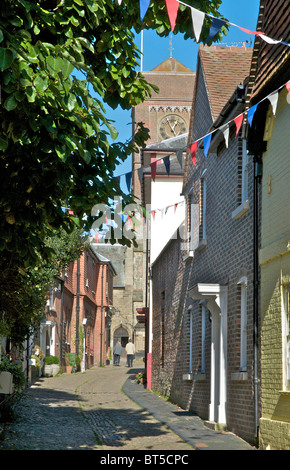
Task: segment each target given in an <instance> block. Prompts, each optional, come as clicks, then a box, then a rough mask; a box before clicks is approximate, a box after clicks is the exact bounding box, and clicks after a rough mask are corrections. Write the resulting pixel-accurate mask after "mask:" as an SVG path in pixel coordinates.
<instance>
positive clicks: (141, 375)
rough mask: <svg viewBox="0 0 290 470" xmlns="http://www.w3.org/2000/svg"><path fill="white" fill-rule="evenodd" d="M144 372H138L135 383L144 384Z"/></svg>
mask: <svg viewBox="0 0 290 470" xmlns="http://www.w3.org/2000/svg"><path fill="white" fill-rule="evenodd" d="M146 381H147V379H146V372H139V373H138V374H137V375H136V377H135V382H137V384H146Z"/></svg>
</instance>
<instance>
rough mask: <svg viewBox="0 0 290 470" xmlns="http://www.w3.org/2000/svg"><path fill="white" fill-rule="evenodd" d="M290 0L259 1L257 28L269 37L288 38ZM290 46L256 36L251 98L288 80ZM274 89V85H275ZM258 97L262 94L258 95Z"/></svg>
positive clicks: (289, 72)
mask: <svg viewBox="0 0 290 470" xmlns="http://www.w3.org/2000/svg"><path fill="white" fill-rule="evenodd" d="M289 18H290V2H289V0H287V1H285V0H261V2H260V12H259V18H258V24H257V28H256V29H257V30H261V31H263V33H264V34H265V35H266V36H268V37H270V38H271V39H276V40H278V41H280V40H282V41H285V42H289V41H290V22H289ZM289 61H290V48H289V47H288V46H286V45H283V44H281V45H279V44H277V45H272V44H268V43H267V42H265V41H263V40H261V39H260V38H259V37H256V40H255V45H254V54H253V63H252V79H253V80H255V83H254V86H253V90H252V96H251V99H252V100H254V101H256V100H257V96H259V95H260V94H262V96H263V95H265V96H266V95H267V94H268V93H269V92H270V91H273V84H272V82H273V81H275V85H276V87H279V86H281V85H283V84H284V82H286V81H287V80H289V79H290V70H289ZM274 88H275V86H274ZM260 97H261V96H260Z"/></svg>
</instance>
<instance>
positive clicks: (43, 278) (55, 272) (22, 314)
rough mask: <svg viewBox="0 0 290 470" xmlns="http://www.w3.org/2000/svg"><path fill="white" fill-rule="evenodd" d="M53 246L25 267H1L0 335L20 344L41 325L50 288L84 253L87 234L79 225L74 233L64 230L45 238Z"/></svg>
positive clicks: (49, 246) (46, 242)
mask: <svg viewBox="0 0 290 470" xmlns="http://www.w3.org/2000/svg"><path fill="white" fill-rule="evenodd" d="M45 246H46V247H47V248H49V249H50V250H51V254H50V257H49V258H47V259H41V258H39V261H38V263H37V264H36V265H34V266H33V267H30V268H26V269H25V270H22V269H19V268H17V266H15V265H13V264H10V265H7V266H6V267H5V268H4V270H3V271H0V283H1V295H0V337H1V336H4V337H5V336H7V337H9V338H10V339H11V341H12V343H13V344H20V343H22V342H23V340H24V339H25V337H26V335H27V333H28V330H30V332H31V331H32V330H33V329H34V328H36V329H37V328H38V326H39V322H40V320H41V319H42V318H43V317H44V316H45V305H46V300H47V296H48V292H49V289H50V288H51V287H53V286H54V285H56V284H57V285H58V284H59V282H60V281H59V280H60V279H61V278H62V276H63V271H64V270H65V268H66V267H67V266H69V264H70V263H72V262H73V261H75V260H76V259H78V258H79V257H80V255H81V254H82V253H83V251H84V250H85V248H86V246H87V242H86V235H85V234H84V233H83V231H82V230H81V229H77V228H75V229H74V230H73V231H72V232H71V233H70V234H68V233H67V232H66V231H65V230H63V229H62V230H60V231H59V232H58V233H55V234H54V235H53V236H52V237H49V238H47V239H46V240H45Z"/></svg>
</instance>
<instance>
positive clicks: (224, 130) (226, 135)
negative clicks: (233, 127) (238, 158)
mask: <svg viewBox="0 0 290 470" xmlns="http://www.w3.org/2000/svg"><path fill="white" fill-rule="evenodd" d="M220 130H221V132H222V133H223V135H224V139H225V144H226V148H228V146H229V135H230V127H229V125H228V124H226V125H225V126H224V127H221V129H220Z"/></svg>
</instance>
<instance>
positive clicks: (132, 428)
mask: <svg viewBox="0 0 290 470" xmlns="http://www.w3.org/2000/svg"><path fill="white" fill-rule="evenodd" d="M139 371H140V368H138V369H137V368H134V367H133V368H132V369H128V368H127V367H125V366H124V365H121V366H120V367H114V366H108V367H104V368H102V367H101V368H100V367H94V368H92V369H90V370H87V371H86V372H85V373H76V374H62V375H59V376H57V377H49V378H47V377H41V378H40V379H39V380H38V381H37V382H36V383H35V384H34V385H33V386H31V387H30V388H28V389H27V390H26V392H25V394H24V396H23V398H22V399H21V400H20V401H19V402H18V403H17V406H16V408H15V410H16V419H15V420H14V421H13V422H12V423H9V424H6V425H5V428H4V432H3V433H2V434H4V438H2V440H1V441H0V450H1V451H2V450H99V451H105V452H106V451H110V452H111V451H122V453H123V451H140V450H143V451H147V452H150V453H151V452H153V451H175V452H177V453H178V452H180V453H181V454H182V453H183V454H184V453H185V452H186V453H191V451H192V450H195V449H198V450H215V449H222V450H224V449H229V450H233V449H237V450H252V447H251V446H250V445H249V444H247V443H245V442H244V441H242V440H241V439H239V438H238V437H237V436H234V435H233V434H231V433H219V432H215V431H212V430H209V429H207V428H205V426H204V425H203V423H202V421H201V420H200V419H199V418H198V417H196V416H194V415H191V414H190V413H188V412H186V411H185V410H182V409H180V408H179V407H178V406H176V405H173V404H171V403H168V402H167V401H166V400H164V399H163V398H160V397H158V396H157V395H156V394H154V393H153V392H151V391H147V390H146V389H145V388H144V386H143V385H141V384H136V382H135V381H134V378H135V375H136V374H137V372H139ZM148 410H149V411H148ZM123 455H124V454H123Z"/></svg>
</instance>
